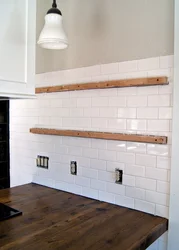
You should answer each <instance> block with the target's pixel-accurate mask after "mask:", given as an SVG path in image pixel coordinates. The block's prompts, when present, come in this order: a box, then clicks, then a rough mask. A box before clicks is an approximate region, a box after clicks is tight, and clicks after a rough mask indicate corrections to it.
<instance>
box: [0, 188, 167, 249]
mask: <svg viewBox="0 0 179 250" xmlns="http://www.w3.org/2000/svg"><path fill="white" fill-rule="evenodd" d="M0 202H3V203H5V204H6V205H8V206H11V207H13V208H15V209H18V210H20V211H22V212H23V215H22V216H18V217H15V218H13V219H11V220H7V221H2V222H0V235H1V237H0V249H6V250H10V249H11V250H12V249H29V250H30V249H31V250H32V249H43V250H48V249H53V250H59V249H68V250H77V249H81V250H84V249H90V250H95V249H111V250H112V249H120V250H139V249H140V250H145V249H147V248H148V247H149V246H150V245H151V244H152V243H153V242H155V241H156V240H157V239H158V238H159V237H160V236H161V235H163V234H164V233H165V232H166V231H167V230H168V220H167V219H165V218H161V217H158V216H154V215H150V214H147V213H144V212H140V211H136V210H133V209H129V208H125V207H121V206H116V205H113V204H108V203H106V202H100V201H97V200H92V199H88V198H85V197H82V196H79V195H75V194H70V193H66V192H63V191H58V190H55V189H51V188H47V187H43V186H39V185H36V184H27V185H23V186H19V187H15V188H11V189H6V190H1V191H0ZM104 229H105V230H104Z"/></svg>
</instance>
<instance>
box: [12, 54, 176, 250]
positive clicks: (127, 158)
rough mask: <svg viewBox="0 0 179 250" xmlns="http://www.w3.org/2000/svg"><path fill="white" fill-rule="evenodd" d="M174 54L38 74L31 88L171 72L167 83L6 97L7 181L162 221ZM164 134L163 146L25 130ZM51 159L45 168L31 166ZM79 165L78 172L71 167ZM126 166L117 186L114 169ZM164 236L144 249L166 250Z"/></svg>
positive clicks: (165, 203) (165, 205) (165, 206)
mask: <svg viewBox="0 0 179 250" xmlns="http://www.w3.org/2000/svg"><path fill="white" fill-rule="evenodd" d="M172 68H173V57H172V56H166V57H156V58H149V59H146V60H138V61H129V62H123V63H112V64H107V65H106V64H105V65H97V66H92V67H87V68H79V69H74V70H67V71H59V72H52V73H46V74H41V75H37V86H45V85H51V86H53V85H56V84H67V83H73V82H75V83H76V82H83V83H84V82H86V81H88V82H90V81H91V82H92V81H96V80H101V81H102V80H108V79H126V78H133V77H147V76H161V75H162V76H163V75H166V76H168V77H169V81H170V85H169V86H160V87H158V86H155V87H144V88H136V87H135V88H121V89H106V90H90V91H77V92H63V93H52V94H41V95H39V96H38V97H37V100H28V101H27V100H24V101H17V100H16V101H11V124H10V129H11V185H12V186H16V185H20V184H24V183H28V182H31V181H33V182H36V183H39V184H42V185H46V186H49V187H53V188H57V189H60V190H64V191H68V192H72V193H76V194H79V195H83V196H87V197H91V198H95V199H99V200H103V201H107V202H110V203H114V204H117V205H122V206H126V207H130V208H135V209H137V210H141V211H145V212H148V213H152V214H156V215H160V216H163V217H167V218H168V214H169V211H168V208H169V203H168V202H169V193H170V188H169V185H170V151H171V121H172V106H171V103H172V92H173V85H172V82H173V79H172V78H173V77H172V75H173V70H172ZM35 126H38V127H47V128H48V127H49V128H59V129H60V128H64V129H82V130H85V129H87V130H94V131H95V130H96V131H112V132H127V133H144V134H157V135H167V136H168V137H169V142H168V145H154V144H145V143H132V142H120V141H119V142H118V141H115V142H114V141H106V140H95V139H83V138H81V139H80V138H71V137H56V136H44V135H33V134H30V133H29V128H30V127H35ZM37 155H44V156H49V157H50V167H49V170H43V169H39V168H37V167H36V157H37ZM71 160H76V161H77V162H78V176H72V175H70V172H69V169H70V167H69V165H70V161H71ZM116 167H119V168H121V169H123V170H124V182H123V185H122V186H120V185H117V184H115V183H114V182H115V177H114V170H115V168H116ZM166 242H167V235H164V236H163V237H162V239H161V240H159V241H157V242H156V243H155V244H154V245H153V246H152V247H151V248H150V249H151V250H165V249H166V244H167V243H166Z"/></svg>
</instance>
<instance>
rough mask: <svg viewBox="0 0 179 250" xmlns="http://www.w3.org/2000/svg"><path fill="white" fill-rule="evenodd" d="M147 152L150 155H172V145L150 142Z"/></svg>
mask: <svg viewBox="0 0 179 250" xmlns="http://www.w3.org/2000/svg"><path fill="white" fill-rule="evenodd" d="M147 153H148V154H149V155H157V156H170V147H169V146H168V145H155V144H148V145H147Z"/></svg>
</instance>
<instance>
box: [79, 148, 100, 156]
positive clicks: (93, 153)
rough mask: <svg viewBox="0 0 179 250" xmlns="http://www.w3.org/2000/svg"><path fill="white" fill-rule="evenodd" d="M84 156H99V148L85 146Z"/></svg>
mask: <svg viewBox="0 0 179 250" xmlns="http://www.w3.org/2000/svg"><path fill="white" fill-rule="evenodd" d="M83 156H84V157H88V158H98V150H97V149H94V148H83Z"/></svg>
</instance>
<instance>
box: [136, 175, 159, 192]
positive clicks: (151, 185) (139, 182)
mask: <svg viewBox="0 0 179 250" xmlns="http://www.w3.org/2000/svg"><path fill="white" fill-rule="evenodd" d="M136 187H138V188H143V189H148V190H152V191H156V187H157V181H156V180H152V179H147V178H145V177H143V178H142V177H136Z"/></svg>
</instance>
